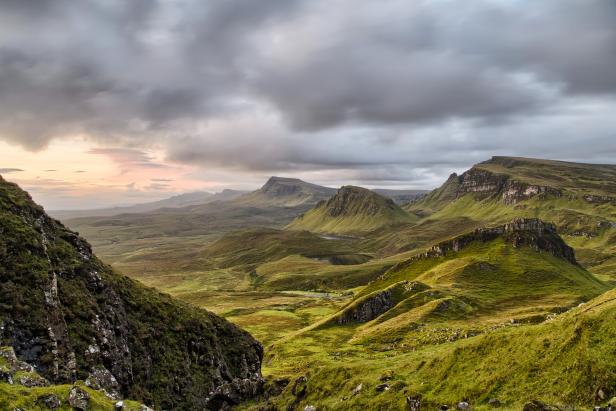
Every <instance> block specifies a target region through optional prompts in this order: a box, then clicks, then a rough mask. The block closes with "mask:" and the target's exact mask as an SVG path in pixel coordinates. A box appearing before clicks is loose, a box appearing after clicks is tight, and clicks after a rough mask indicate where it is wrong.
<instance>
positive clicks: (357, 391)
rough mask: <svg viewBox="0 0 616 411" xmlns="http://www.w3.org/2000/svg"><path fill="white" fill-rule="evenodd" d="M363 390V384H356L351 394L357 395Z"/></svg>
mask: <svg viewBox="0 0 616 411" xmlns="http://www.w3.org/2000/svg"><path fill="white" fill-rule="evenodd" d="M363 389H364V384H361V383H360V384H358V385H357V387H355V388H353V392H352V394H353V395H357V394H359V393H360V392H361V390H363Z"/></svg>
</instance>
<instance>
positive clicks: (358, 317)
mask: <svg viewBox="0 0 616 411" xmlns="http://www.w3.org/2000/svg"><path fill="white" fill-rule="evenodd" d="M393 306H394V301H393V299H392V291H391V290H390V289H386V290H383V291H378V292H375V293H373V294H370V295H368V296H366V297H365V298H363V299H361V300H360V301H357V302H356V303H355V304H354V305H353V306H352V307H350V308H349V309H346V310H344V311H343V312H342V314H341V315H340V316H339V317H338V318H337V322H338V324H348V323H352V322H356V323H365V322H368V321H371V320H373V319H375V318H376V317H378V316H379V315H381V314H383V313H384V312H385V311H387V310H389V309H390V308H391V307H393Z"/></svg>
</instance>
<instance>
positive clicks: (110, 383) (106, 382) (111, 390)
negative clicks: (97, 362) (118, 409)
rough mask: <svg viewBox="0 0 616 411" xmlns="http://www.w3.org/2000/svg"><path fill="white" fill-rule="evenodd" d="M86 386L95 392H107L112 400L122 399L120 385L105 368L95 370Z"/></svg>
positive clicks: (87, 380)
mask: <svg viewBox="0 0 616 411" xmlns="http://www.w3.org/2000/svg"><path fill="white" fill-rule="evenodd" d="M86 385H87V386H88V387H90V388H92V389H95V390H105V393H107V394H108V396H109V397H110V398H112V399H119V398H120V393H119V390H120V384H118V381H117V380H116V378H115V377H114V376H113V374H112V373H111V372H110V371H109V370H108V369H106V368H105V367H97V368H95V369H93V370H92V372H91V373H90V375H89V376H88V378H87V379H86Z"/></svg>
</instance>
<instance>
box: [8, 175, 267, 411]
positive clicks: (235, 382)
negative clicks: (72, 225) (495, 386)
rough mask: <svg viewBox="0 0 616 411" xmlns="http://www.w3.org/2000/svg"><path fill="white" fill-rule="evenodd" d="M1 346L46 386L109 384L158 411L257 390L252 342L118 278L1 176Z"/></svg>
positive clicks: (217, 402) (214, 403)
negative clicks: (88, 381)
mask: <svg viewBox="0 0 616 411" xmlns="http://www.w3.org/2000/svg"><path fill="white" fill-rule="evenodd" d="M0 345H6V346H11V347H13V349H14V351H15V353H16V355H17V357H18V358H19V359H20V360H21V361H25V362H27V363H29V364H30V365H32V366H33V367H34V369H35V370H36V371H37V372H38V373H39V374H40V375H42V376H43V377H45V378H46V379H48V380H49V381H50V382H52V383H67V382H72V381H74V380H75V379H81V380H86V379H88V378H95V377H96V376H97V375H106V376H107V377H108V378H107V380H110V381H115V382H116V384H117V385H116V387H115V388H116V389H117V391H118V395H119V396H123V397H129V398H133V399H138V400H142V401H143V402H145V403H147V404H150V405H154V406H156V407H157V408H163V409H208V408H209V409H220V407H223V406H224V404H233V403H236V402H237V401H240V400H241V399H244V398H247V397H250V396H252V395H254V394H256V393H257V392H258V391H259V390H260V386H261V383H262V379H261V373H260V367H261V359H262V356H263V350H262V347H261V345H260V344H259V343H258V342H257V341H256V340H254V339H253V338H252V337H251V336H250V335H249V334H248V333H246V332H244V331H242V330H240V329H239V328H237V327H235V326H234V325H232V324H230V323H229V322H227V321H225V320H224V319H222V318H219V317H217V316H215V315H213V314H211V313H209V312H206V311H204V310H199V309H196V308H193V307H190V306H188V305H185V304H183V303H180V302H177V301H175V300H173V299H172V298H170V297H169V296H166V295H164V294H161V293H158V292H156V291H154V290H152V289H146V288H145V287H143V286H141V285H139V284H138V283H136V282H134V281H132V280H130V279H128V278H126V277H124V276H121V275H119V274H116V273H114V272H113V271H112V270H111V269H110V268H109V267H108V266H106V265H104V264H103V263H102V262H101V261H99V260H98V259H97V258H96V256H94V255H93V253H92V250H91V248H90V245H89V244H88V243H87V242H86V241H85V240H83V239H82V238H80V237H79V236H78V234H77V233H74V232H71V231H70V230H68V229H66V228H65V227H64V226H63V225H62V224H60V223H59V222H58V221H56V220H53V219H51V218H50V217H48V216H47V215H46V214H45V212H44V211H43V209H42V208H40V207H39V206H37V205H36V204H34V203H33V202H32V200H31V199H30V197H29V196H28V195H27V194H26V193H25V192H23V191H22V190H20V189H19V188H18V187H17V186H15V185H13V184H9V183H7V182H5V181H4V180H3V179H2V178H1V177H0Z"/></svg>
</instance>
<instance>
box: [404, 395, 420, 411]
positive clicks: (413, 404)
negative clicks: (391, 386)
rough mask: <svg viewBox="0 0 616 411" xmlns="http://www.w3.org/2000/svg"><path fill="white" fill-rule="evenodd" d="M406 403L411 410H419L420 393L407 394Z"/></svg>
mask: <svg viewBox="0 0 616 411" xmlns="http://www.w3.org/2000/svg"><path fill="white" fill-rule="evenodd" d="M406 405H408V407H409V409H410V410H411V411H420V410H421V394H417V395H410V396H407V397H406Z"/></svg>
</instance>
